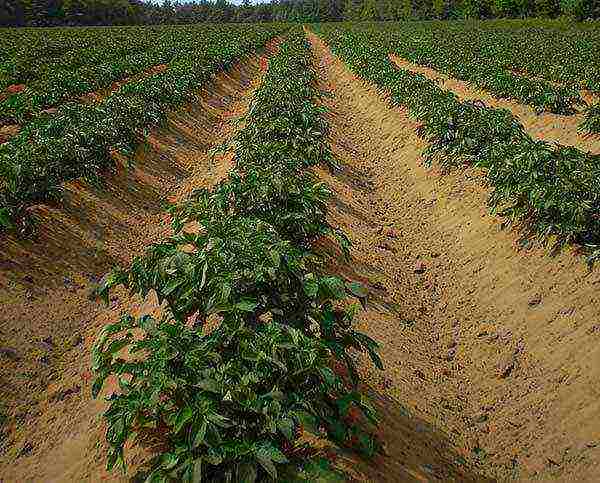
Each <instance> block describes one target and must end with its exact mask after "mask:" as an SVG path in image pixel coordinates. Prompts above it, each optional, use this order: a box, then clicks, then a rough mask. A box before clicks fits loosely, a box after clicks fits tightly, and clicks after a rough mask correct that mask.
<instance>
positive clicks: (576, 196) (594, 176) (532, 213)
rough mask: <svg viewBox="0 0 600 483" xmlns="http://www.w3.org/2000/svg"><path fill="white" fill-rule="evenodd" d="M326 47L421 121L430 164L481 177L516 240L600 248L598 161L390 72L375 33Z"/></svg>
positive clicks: (345, 33) (330, 37)
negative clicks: (468, 169) (477, 170)
mask: <svg viewBox="0 0 600 483" xmlns="http://www.w3.org/2000/svg"><path fill="white" fill-rule="evenodd" d="M323 35H324V37H325V39H326V40H327V41H328V42H329V43H330V45H331V47H332V48H333V50H334V51H335V53H337V55H339V56H340V57H341V58H342V59H343V60H344V61H345V62H346V63H347V64H348V65H349V67H350V68H351V69H352V70H353V71H354V72H356V73H357V74H358V75H361V76H363V77H364V78H365V79H367V80H369V81H372V82H374V83H375V84H377V85H379V86H380V87H383V88H385V89H387V90H389V91H390V92H391V94H392V99H393V102H394V103H395V104H397V105H401V106H406V107H408V108H409V111H410V113H411V115H412V116H414V117H415V118H417V119H418V120H419V121H421V122H422V128H421V134H422V135H423V136H424V137H425V138H426V139H427V140H428V141H429V143H430V145H429V147H428V149H427V151H426V157H427V159H428V161H429V162H431V161H433V160H436V161H439V162H440V163H441V165H442V166H444V167H450V166H456V165H459V164H462V163H465V162H467V163H469V164H471V165H473V166H477V167H481V168H484V169H486V170H487V175H488V180H489V183H490V185H491V186H492V187H493V190H492V193H491V196H490V199H489V204H490V206H491V208H492V210H493V211H494V212H497V213H499V214H501V215H503V216H505V217H506V219H507V221H508V222H509V223H512V224H518V225H519V226H520V227H521V228H522V229H524V232H523V240H525V239H527V238H537V239H539V240H544V241H552V243H553V246H554V248H556V249H558V248H560V247H562V246H564V245H565V244H567V243H570V242H574V243H578V244H581V245H583V246H585V247H586V249H587V250H588V251H589V252H590V256H591V259H593V258H595V257H598V253H599V251H598V250H599V247H600V156H598V155H591V154H587V153H583V152H581V151H578V150H577V149H575V148H572V147H565V146H560V145H551V144H549V143H546V142H543V141H535V140H533V139H532V138H531V137H529V136H528V135H527V133H526V132H525V130H524V128H523V126H522V125H521V124H520V123H519V122H518V121H517V120H516V119H515V118H514V117H513V116H512V115H511V113H510V112H509V111H507V110H499V109H490V108H487V107H485V106H483V105H482V104H481V103H478V102H460V101H459V100H458V98H457V97H456V95H455V94H454V93H452V92H447V91H444V90H442V89H440V88H439V86H438V85H437V84H436V83H435V82H432V81H430V80H428V79H427V78H425V77H424V76H422V75H420V74H414V73H411V72H408V71H405V70H401V69H398V68H395V67H394V66H393V65H392V63H391V62H390V61H389V59H388V57H387V51H386V49H385V48H382V45H384V46H385V45H386V44H385V43H384V42H383V41H382V39H381V37H380V35H379V34H378V33H376V32H368V31H364V30H363V31H360V32H359V31H351V30H342V29H333V28H326V27H324V28H323Z"/></svg>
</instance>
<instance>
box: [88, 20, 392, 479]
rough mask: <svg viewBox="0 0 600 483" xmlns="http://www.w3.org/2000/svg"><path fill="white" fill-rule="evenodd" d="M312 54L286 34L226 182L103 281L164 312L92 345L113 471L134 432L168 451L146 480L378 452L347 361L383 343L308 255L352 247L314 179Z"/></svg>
mask: <svg viewBox="0 0 600 483" xmlns="http://www.w3.org/2000/svg"><path fill="white" fill-rule="evenodd" d="M311 60H312V59H311V53H310V49H309V45H308V43H307V42H306V40H305V38H304V36H303V35H302V34H301V33H300V31H293V32H292V33H290V35H289V38H288V40H286V41H285V42H284V43H283V44H282V45H281V47H280V51H279V52H278V53H277V54H276V55H275V56H274V57H272V59H271V60H270V61H269V66H268V71H267V73H266V75H265V78H264V81H263V83H262V85H261V87H260V88H259V89H258V91H257V92H256V94H255V97H254V99H253V101H252V104H251V107H250V110H249V113H248V114H247V116H246V118H245V124H244V127H243V129H242V130H241V131H240V132H239V134H238V135H237V136H236V137H235V139H234V149H235V157H234V166H235V167H234V169H233V171H232V172H231V173H230V175H229V176H228V178H226V179H225V180H224V181H222V182H221V183H220V184H219V185H217V186H216V187H215V188H214V189H212V190H206V189H201V190H198V191H196V192H195V193H193V194H192V196H191V198H190V199H189V200H187V201H186V202H183V203H182V204H180V205H173V206H172V207H171V208H170V210H169V211H170V214H171V217H172V227H173V231H174V234H173V235H171V236H169V237H168V238H167V239H165V240H164V241H162V242H160V243H157V244H154V245H152V246H150V247H149V248H148V250H147V252H146V254H145V255H144V256H142V257H139V258H137V259H136V260H135V261H134V262H133V264H132V266H131V268H130V269H128V270H117V271H115V272H113V273H112V274H111V275H110V276H109V277H108V278H107V279H106V281H105V283H104V285H103V287H102V290H101V293H102V294H103V295H104V296H106V297H108V291H109V290H110V289H111V288H112V287H114V286H116V285H123V286H125V287H126V288H128V289H129V290H130V291H131V292H133V293H137V294H140V295H141V296H146V295H147V294H148V293H149V292H154V293H156V294H157V296H158V300H159V302H161V303H163V302H165V303H166V304H165V305H166V307H167V309H166V313H165V315H164V316H163V317H162V318H160V319H156V318H153V317H150V316H147V315H145V316H142V317H140V318H135V317H132V316H130V315H126V316H124V317H123V318H122V319H121V320H120V321H118V322H116V323H114V324H112V325H108V326H107V327H106V328H105V329H104V332H103V333H102V334H101V335H100V337H99V339H98V341H97V343H96V345H95V348H94V362H93V369H94V371H95V374H96V376H97V378H96V380H95V382H94V387H93V392H94V394H95V395H97V394H98V392H99V391H100V389H101V387H102V386H103V384H104V381H105V379H106V378H107V377H109V376H116V377H117V378H118V380H119V389H118V390H117V391H116V392H114V393H113V394H112V395H111V396H110V397H109V398H108V400H109V408H108V410H107V411H106V413H105V418H106V420H107V422H108V430H107V439H108V442H109V444H110V455H109V467H112V466H114V465H115V464H118V465H123V464H124V463H123V450H124V445H125V444H126V442H127V441H128V440H130V439H133V438H135V437H136V431H137V437H140V438H144V437H152V436H154V437H157V436H158V437H159V439H160V447H161V448H163V450H162V453H161V454H160V455H159V457H158V458H157V459H156V461H155V465H154V467H153V469H152V472H151V474H150V475H149V477H148V480H147V481H151V482H157V481H161V482H163V481H173V480H177V481H190V482H191V481H215V482H225V481H239V482H249V483H251V482H254V481H272V480H277V481H337V480H335V479H331V478H334V477H335V476H336V475H335V472H334V470H333V469H332V468H331V467H330V465H329V463H328V462H327V460H326V459H324V458H322V457H321V456H319V454H318V452H316V450H313V449H311V446H310V445H309V442H308V441H309V439H308V438H307V435H308V434H312V435H313V437H314V436H316V437H319V438H324V439H329V440H331V441H334V442H335V443H337V444H339V445H349V446H354V447H357V448H360V449H362V450H363V451H364V452H366V453H372V452H373V451H375V449H376V446H377V445H376V443H375V439H374V438H373V437H372V436H371V435H370V434H368V433H367V432H366V431H365V430H364V429H361V427H362V428H364V427H365V426H364V425H361V426H360V427H359V425H357V424H356V422H357V421H358V420H359V419H360V420H362V419H363V418H366V420H369V421H371V423H375V415H374V412H373V409H372V408H371V407H370V406H369V404H368V403H367V402H366V400H365V398H364V397H363V396H362V395H361V394H360V393H359V392H357V389H356V384H357V382H358V376H357V374H356V371H355V368H354V365H353V362H352V359H351V357H350V353H349V351H350V350H351V349H354V350H358V351H364V352H367V353H369V354H370V355H371V357H372V359H373V361H374V362H375V363H376V364H377V365H378V366H381V362H380V360H379V357H378V356H377V344H376V343H375V342H374V341H373V340H372V339H370V338H369V337H367V336H366V335H364V334H362V333H359V332H356V331H355V330H354V329H353V328H352V321H353V317H354V313H355V311H356V310H357V306H356V305H355V304H349V303H348V302H350V301H351V300H352V299H354V300H356V299H359V300H363V298H364V297H365V295H366V293H365V290H364V288H363V287H362V286H361V285H359V284H356V283H350V282H344V281H343V280H342V279H340V278H338V277H335V276H330V275H326V274H324V267H323V265H322V262H321V260H320V258H319V257H318V256H317V255H316V254H315V253H314V252H313V251H311V248H310V246H311V242H312V241H314V240H316V239H317V238H320V237H324V236H327V237H332V238H334V239H337V240H339V241H340V242H341V247H342V252H343V251H344V250H345V247H346V246H347V241H346V239H345V237H344V236H343V235H342V234H341V233H340V232H338V231H337V230H336V229H334V228H333V227H332V226H331V225H329V224H328V223H327V221H326V216H327V201H328V199H329V197H330V192H329V190H328V189H327V188H326V187H325V186H324V185H323V184H322V183H321V182H319V181H318V179H317V178H316V177H315V175H314V174H312V172H311V170H310V168H311V167H313V166H316V165H318V164H323V163H325V164H328V163H330V162H331V153H330V150H329V145H328V144H327V140H326V136H327V131H328V125H327V123H326V122H325V121H324V119H323V118H322V116H321V115H322V113H323V110H322V108H320V107H318V106H317V105H316V102H317V101H318V99H319V92H318V91H317V90H316V88H315V87H314V83H315V74H314V71H313V69H312V64H311ZM133 332H135V335H134V334H133ZM125 349H127V353H128V354H129V356H128V357H127V358H121V357H120V354H121V353H122V351H123V350H125ZM332 368H334V369H335V370H332ZM365 422H366V421H365ZM326 477H327V478H326ZM323 478H325V479H323ZM322 479H323V480H322Z"/></svg>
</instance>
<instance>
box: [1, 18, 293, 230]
mask: <svg viewBox="0 0 600 483" xmlns="http://www.w3.org/2000/svg"><path fill="white" fill-rule="evenodd" d="M280 32H282V27H277V26H270V27H264V26H256V27H253V28H247V27H245V28H240V27H230V28H227V29H220V30H216V29H215V30H209V31H208V32H206V33H205V34H204V35H202V36H200V35H199V38H200V40H201V41H203V45H202V48H199V49H198V50H196V51H184V52H183V53H182V54H181V55H178V56H176V57H175V58H174V59H172V61H171V62H170V63H169V65H168V67H167V69H166V70H164V71H162V72H159V73H156V74H154V75H151V76H149V77H145V78H142V79H139V80H138V81H134V82H131V83H127V84H125V85H123V86H121V87H120V88H119V89H118V90H116V91H114V92H113V93H112V94H111V95H109V96H108V97H107V98H106V99H105V100H104V101H102V102H100V103H98V104H93V105H86V104H82V103H66V104H63V105H62V106H60V107H59V108H58V110H57V112H55V113H52V114H44V115H40V116H38V117H37V118H35V119H34V120H33V121H32V122H31V123H29V124H27V125H26V126H24V127H23V129H21V131H20V132H19V134H18V135H17V136H15V137H14V138H13V139H11V140H10V141H9V142H7V143H4V144H2V145H0V226H4V227H5V228H17V229H18V230H25V229H26V228H27V220H28V217H27V212H28V208H29V207H31V206H32V205H35V204H38V203H47V202H51V201H57V200H59V199H60V195H61V190H62V185H63V183H64V182H65V181H68V180H71V179H75V178H79V177H86V178H88V179H90V180H97V179H98V175H99V174H100V173H101V172H102V171H105V170H107V169H111V168H113V167H114V166H115V157H114V152H115V151H118V152H121V153H122V154H124V155H126V156H131V155H132V154H133V151H134V149H135V146H136V144H137V143H138V142H139V141H140V139H141V138H142V137H143V135H144V133H145V131H146V130H147V129H148V128H149V127H151V126H154V125H157V124H159V123H160V122H162V121H163V120H164V119H165V113H166V110H167V109H169V108H170V107H172V106H176V105H179V104H181V103H183V102H184V101H186V100H188V99H190V98H191V97H193V95H194V92H195V91H196V90H197V89H198V87H199V86H201V85H202V83H203V82H205V81H206V80H208V79H209V78H210V77H211V75H213V74H214V73H215V72H216V71H219V70H221V69H224V68H226V67H228V66H229V65H231V64H232V63H233V61H234V60H235V59H237V58H239V57H240V56H243V55H245V54H247V53H249V52H250V51H252V50H254V49H256V48H258V47H260V46H262V45H264V44H265V42H266V41H267V40H268V39H270V38H272V37H274V36H275V35H277V34H278V33H280Z"/></svg>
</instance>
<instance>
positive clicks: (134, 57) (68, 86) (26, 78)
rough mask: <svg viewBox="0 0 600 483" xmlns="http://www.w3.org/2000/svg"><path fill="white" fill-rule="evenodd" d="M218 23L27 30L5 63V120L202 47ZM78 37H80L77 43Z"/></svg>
mask: <svg viewBox="0 0 600 483" xmlns="http://www.w3.org/2000/svg"><path fill="white" fill-rule="evenodd" d="M215 29H217V27H216V26H208V25H207V26H206V27H203V28H202V29H200V28H199V27H169V28H168V29H166V28H158V27H148V28H146V29H144V30H142V29H140V28H131V27H122V28H102V29H83V30H76V29H59V30H56V29H54V30H50V31H46V34H47V37H48V38H42V39H38V38H37V37H38V36H37V33H36V31H32V30H26V31H25V33H22V34H20V39H18V40H20V41H19V42H18V43H17V45H18V46H19V48H18V49H14V50H13V52H12V55H9V56H7V57H6V58H5V60H3V61H2V62H1V63H0V79H1V82H0V125H1V124H23V123H24V122H27V121H29V120H31V118H32V117H34V116H35V115H37V114H39V113H40V111H41V110H43V109H45V108H48V107H52V106H56V105H58V104H60V103H62V102H65V101H66V100H68V99H74V98H76V97H77V96H80V95H82V94H86V93H89V92H92V91H97V90H100V89H102V88H105V87H109V86H111V84H112V83H113V82H115V81H118V80H120V79H123V78H125V77H130V76H134V75H136V74H140V73H142V72H144V71H147V70H149V69H151V68H152V67H155V66H157V65H162V64H167V63H169V62H170V61H171V60H172V59H173V58H175V57H181V56H185V55H189V54H191V53H193V52H194V51H198V50H202V49H203V48H204V44H205V43H206V42H207V41H209V42H210V39H211V38H212V37H214V35H215V33H214V30H215ZM219 29H220V31H222V30H223V28H222V27H219ZM226 30H228V31H231V32H235V31H236V30H239V27H234V28H231V27H229V28H226ZM12 32H13V31H9V33H12ZM225 35H229V34H228V33H225ZM15 36H18V34H15ZM36 40H37V41H36ZM73 40H77V41H78V43H75V44H74V45H73V43H72V41H73ZM79 42H81V44H79ZM61 47H62V48H61ZM2 84H4V85H2ZM4 89H7V90H6V91H5V92H4V94H2V91H3V90H4ZM10 91H15V92H10Z"/></svg>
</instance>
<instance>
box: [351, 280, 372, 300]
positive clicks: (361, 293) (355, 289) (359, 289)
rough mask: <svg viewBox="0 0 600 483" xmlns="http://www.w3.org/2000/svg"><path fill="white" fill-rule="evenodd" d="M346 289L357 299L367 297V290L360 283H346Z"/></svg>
mask: <svg viewBox="0 0 600 483" xmlns="http://www.w3.org/2000/svg"><path fill="white" fill-rule="evenodd" d="M346 288H347V289H348V291H349V292H350V293H351V294H352V295H354V296H355V297H358V298H366V297H367V296H368V295H369V291H368V290H367V288H366V287H365V286H364V285H363V284H362V283H360V282H346Z"/></svg>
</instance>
